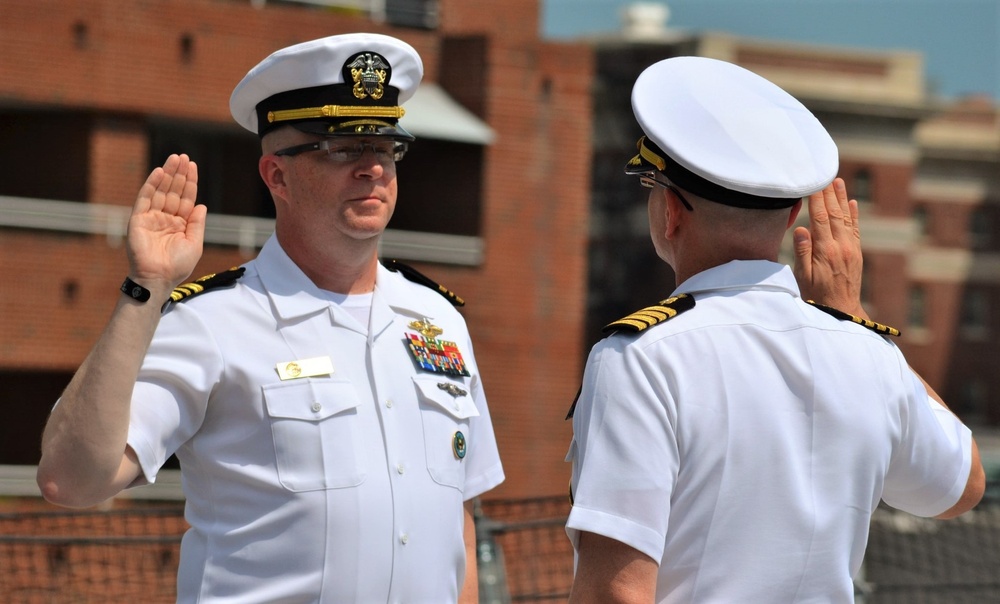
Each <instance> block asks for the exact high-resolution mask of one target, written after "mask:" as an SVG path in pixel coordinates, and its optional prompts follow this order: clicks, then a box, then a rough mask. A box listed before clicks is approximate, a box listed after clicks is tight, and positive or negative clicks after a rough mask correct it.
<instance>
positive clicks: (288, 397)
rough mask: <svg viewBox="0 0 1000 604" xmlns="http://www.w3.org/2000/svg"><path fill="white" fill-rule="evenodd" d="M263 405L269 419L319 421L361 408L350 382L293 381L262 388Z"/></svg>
mask: <svg viewBox="0 0 1000 604" xmlns="http://www.w3.org/2000/svg"><path fill="white" fill-rule="evenodd" d="M264 404H265V405H267V414H268V415H270V416H271V417H283V418H288V419H300V420H305V421H319V420H322V419H325V418H327V417H330V416H331V415H336V414H337V413H342V412H344V411H347V410H348V409H355V408H357V406H358V405H360V404H361V401H360V400H358V395H357V393H356V392H355V391H354V386H352V385H351V384H350V382H334V381H330V380H311V379H305V380H295V381H293V382H282V383H278V384H266V385H265V386H264Z"/></svg>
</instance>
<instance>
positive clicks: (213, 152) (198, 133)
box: [149, 122, 274, 218]
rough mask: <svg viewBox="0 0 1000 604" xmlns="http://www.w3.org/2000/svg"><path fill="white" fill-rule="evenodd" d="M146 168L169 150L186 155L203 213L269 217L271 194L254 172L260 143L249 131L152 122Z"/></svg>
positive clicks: (169, 152) (272, 211)
mask: <svg viewBox="0 0 1000 604" xmlns="http://www.w3.org/2000/svg"><path fill="white" fill-rule="evenodd" d="M149 153H150V157H149V169H150V170H152V169H153V168H154V167H156V166H161V165H163V161H164V160H165V159H166V158H167V156H168V155H170V154H171V153H187V154H188V155H189V156H190V157H191V159H193V160H194V161H195V162H197V164H198V202H199V203H203V204H205V205H206V206H208V212H209V214H227V215H232V216H254V217H258V218H274V203H273V202H272V201H271V195H270V193H269V192H268V190H267V187H266V186H265V185H264V182H263V181H262V180H261V179H260V175H259V174H258V173H257V160H258V159H259V158H260V142H259V140H258V138H257V136H256V135H254V134H252V133H250V132H236V131H232V130H230V129H221V128H211V127H198V126H190V125H188V124H178V123H176V122H154V123H153V124H152V125H151V126H150V144H149Z"/></svg>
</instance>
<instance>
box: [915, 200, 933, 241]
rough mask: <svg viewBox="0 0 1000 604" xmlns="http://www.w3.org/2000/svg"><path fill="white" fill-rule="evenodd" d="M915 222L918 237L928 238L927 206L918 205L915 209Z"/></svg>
mask: <svg viewBox="0 0 1000 604" xmlns="http://www.w3.org/2000/svg"><path fill="white" fill-rule="evenodd" d="M913 222H914V224H915V225H916V227H917V235H918V236H920V237H926V236H927V235H928V233H929V225H928V215H927V206H924V205H918V206H916V207H914V208H913Z"/></svg>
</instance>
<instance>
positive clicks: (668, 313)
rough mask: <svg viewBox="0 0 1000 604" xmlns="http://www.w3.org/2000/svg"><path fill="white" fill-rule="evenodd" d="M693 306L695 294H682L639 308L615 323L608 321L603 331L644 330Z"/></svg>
mask: <svg viewBox="0 0 1000 604" xmlns="http://www.w3.org/2000/svg"><path fill="white" fill-rule="evenodd" d="M692 308H694V296H691V295H690V294H680V295H679V296H674V297H672V298H667V299H666V300H661V301H660V302H659V304H654V305H653V306H647V307H646V308H643V309H642V310H637V311H636V312H634V313H632V314H630V315H629V316H627V317H622V318H621V319H618V320H617V321H615V322H613V323H608V324H607V325H605V326H604V328H603V329H602V330H601V331H603V332H605V333H607V332H609V331H631V332H638V331H642V330H644V329H648V328H650V327H652V326H654V325H657V324H659V323H663V322H664V321H669V320H670V319H673V318H674V317H676V316H677V315H679V314H681V313H682V312H684V311H686V310H691V309H692Z"/></svg>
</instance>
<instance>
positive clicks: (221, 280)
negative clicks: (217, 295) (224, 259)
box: [164, 266, 246, 306]
mask: <svg viewBox="0 0 1000 604" xmlns="http://www.w3.org/2000/svg"><path fill="white" fill-rule="evenodd" d="M244 272H246V268H244V267H242V266H239V267H233V268H231V269H229V270H228V271H223V272H221V273H213V274H211V275H205V276H204V277H200V278H198V279H195V280H194V281H192V282H191V283H184V284H182V285H178V286H177V287H175V288H174V291H173V292H171V293H170V299H169V300H167V304H169V303H170V302H183V301H184V300H189V299H191V298H193V297H195V296H199V295H201V294H203V293H205V292H207V291H211V290H213V289H220V288H223V287H226V286H228V285H232V284H233V283H236V280H237V279H239V278H240V277H242V276H243V273H244ZM164 306H165V305H164Z"/></svg>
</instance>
